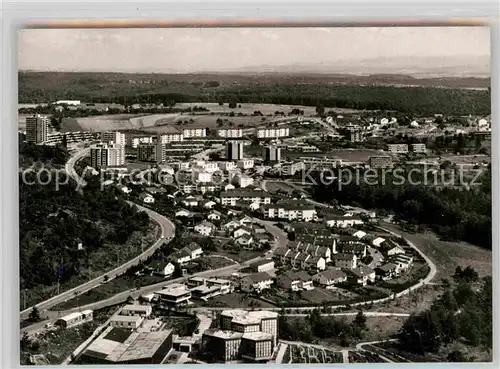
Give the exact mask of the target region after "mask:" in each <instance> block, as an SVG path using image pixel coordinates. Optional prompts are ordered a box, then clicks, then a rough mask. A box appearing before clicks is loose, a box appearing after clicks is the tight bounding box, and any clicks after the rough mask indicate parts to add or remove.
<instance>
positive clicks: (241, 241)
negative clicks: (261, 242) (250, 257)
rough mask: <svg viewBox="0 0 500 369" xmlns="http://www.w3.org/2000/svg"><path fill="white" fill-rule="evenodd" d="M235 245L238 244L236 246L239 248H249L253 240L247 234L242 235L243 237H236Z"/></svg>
mask: <svg viewBox="0 0 500 369" xmlns="http://www.w3.org/2000/svg"><path fill="white" fill-rule="evenodd" d="M235 242H236V243H238V245H240V246H245V247H247V248H248V247H249V246H251V245H252V244H253V242H254V240H253V237H252V236H251V235H249V234H244V235H243V236H241V237H238V238H237V239H236V241H235Z"/></svg>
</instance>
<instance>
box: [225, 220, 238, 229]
mask: <svg viewBox="0 0 500 369" xmlns="http://www.w3.org/2000/svg"><path fill="white" fill-rule="evenodd" d="M239 226H240V223H239V222H238V221H236V220H230V221H229V222H227V223H226V224H224V225H223V226H222V228H223V229H225V230H226V231H230V230H233V229H235V228H238V227H239Z"/></svg>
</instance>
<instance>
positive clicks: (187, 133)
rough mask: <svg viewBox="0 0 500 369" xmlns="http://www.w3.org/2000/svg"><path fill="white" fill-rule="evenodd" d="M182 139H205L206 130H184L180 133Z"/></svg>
mask: <svg viewBox="0 0 500 369" xmlns="http://www.w3.org/2000/svg"><path fill="white" fill-rule="evenodd" d="M182 134H183V136H184V138H199V137H207V129H206V128H184V130H183V131H182Z"/></svg>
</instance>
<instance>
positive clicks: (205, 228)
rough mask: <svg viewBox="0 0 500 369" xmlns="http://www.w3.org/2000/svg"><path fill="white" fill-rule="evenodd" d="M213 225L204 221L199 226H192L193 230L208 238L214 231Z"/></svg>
mask: <svg viewBox="0 0 500 369" xmlns="http://www.w3.org/2000/svg"><path fill="white" fill-rule="evenodd" d="M215 228H216V227H215V225H214V224H212V223H210V222H208V221H206V220H204V221H202V222H201V223H200V224H197V225H195V226H194V230H195V231H196V232H197V233H199V234H202V235H204V236H210V235H211V234H212V233H213V232H214V231H215Z"/></svg>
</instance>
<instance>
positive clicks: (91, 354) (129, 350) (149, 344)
mask: <svg viewBox="0 0 500 369" xmlns="http://www.w3.org/2000/svg"><path fill="white" fill-rule="evenodd" d="M171 350H172V330H160V331H155V332H134V331H132V330H130V329H124V328H114V327H108V328H106V329H105V330H104V332H103V333H102V334H101V335H100V336H99V337H98V338H97V339H95V340H94V341H93V342H92V343H91V344H90V345H89V346H87V348H86V349H85V350H84V351H83V353H82V355H81V357H80V358H79V359H78V360H77V361H76V364H81V365H89V364H120V365H124V364H161V363H162V362H163V361H164V359H165V358H166V357H167V355H168V354H169V353H170V351H171Z"/></svg>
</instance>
